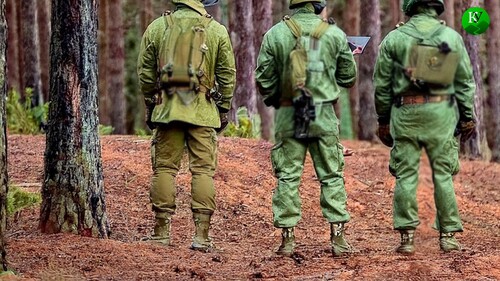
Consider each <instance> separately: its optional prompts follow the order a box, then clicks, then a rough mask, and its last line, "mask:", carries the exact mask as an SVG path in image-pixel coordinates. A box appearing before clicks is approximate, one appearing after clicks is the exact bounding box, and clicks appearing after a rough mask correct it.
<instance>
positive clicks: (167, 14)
mask: <svg viewBox="0 0 500 281" xmlns="http://www.w3.org/2000/svg"><path fill="white" fill-rule="evenodd" d="M163 19H164V20H165V26H166V27H167V28H168V27H170V26H172V25H174V18H173V17H172V12H171V11H166V12H165V13H163Z"/></svg>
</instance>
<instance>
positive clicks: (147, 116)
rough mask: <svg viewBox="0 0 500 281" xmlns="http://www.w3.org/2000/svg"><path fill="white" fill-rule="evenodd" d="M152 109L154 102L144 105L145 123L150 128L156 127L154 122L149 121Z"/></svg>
mask: <svg viewBox="0 0 500 281" xmlns="http://www.w3.org/2000/svg"><path fill="white" fill-rule="evenodd" d="M153 109H155V106H154V104H153V105H148V106H146V125H148V128H149V129H150V130H154V129H156V124H155V123H153V122H151V117H152V116H153Z"/></svg>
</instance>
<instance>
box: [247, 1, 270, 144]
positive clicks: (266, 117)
mask: <svg viewBox="0 0 500 281" xmlns="http://www.w3.org/2000/svg"><path fill="white" fill-rule="evenodd" d="M252 3H253V12H254V17H253V24H254V27H255V32H254V34H255V37H254V47H255V52H256V54H257V53H258V52H259V50H260V45H261V44H262V39H263V38H264V34H266V32H267V31H268V30H269V29H270V28H271V27H272V25H273V17H272V14H271V13H272V10H273V9H272V7H273V2H272V0H253V2H252ZM257 111H258V112H259V115H260V121H261V122H260V130H261V137H262V138H263V139H265V140H272V139H273V127H274V110H273V108H272V107H267V106H266V105H265V104H264V102H263V101H262V97H261V96H260V95H257Z"/></svg>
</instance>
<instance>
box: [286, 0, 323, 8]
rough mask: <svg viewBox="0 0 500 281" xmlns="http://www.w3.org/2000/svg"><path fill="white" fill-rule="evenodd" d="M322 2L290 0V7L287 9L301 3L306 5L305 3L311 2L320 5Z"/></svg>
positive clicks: (317, 0) (320, 0)
mask: <svg viewBox="0 0 500 281" xmlns="http://www.w3.org/2000/svg"><path fill="white" fill-rule="evenodd" d="M323 1H324V0H290V5H289V8H290V9H293V8H295V6H297V5H299V4H302V3H307V2H313V3H322V2H323Z"/></svg>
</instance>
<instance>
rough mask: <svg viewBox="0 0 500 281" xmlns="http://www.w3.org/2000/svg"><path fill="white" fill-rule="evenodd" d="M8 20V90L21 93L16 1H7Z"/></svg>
mask: <svg viewBox="0 0 500 281" xmlns="http://www.w3.org/2000/svg"><path fill="white" fill-rule="evenodd" d="M5 9H6V13H7V14H6V18H7V24H8V35H7V44H8V46H7V89H8V90H10V89H14V90H16V91H17V92H20V89H21V86H20V84H19V83H20V81H19V48H18V47H17V46H19V35H18V33H17V31H18V27H17V25H18V23H17V13H18V11H17V9H16V0H7V3H6V8H5Z"/></svg>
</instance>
